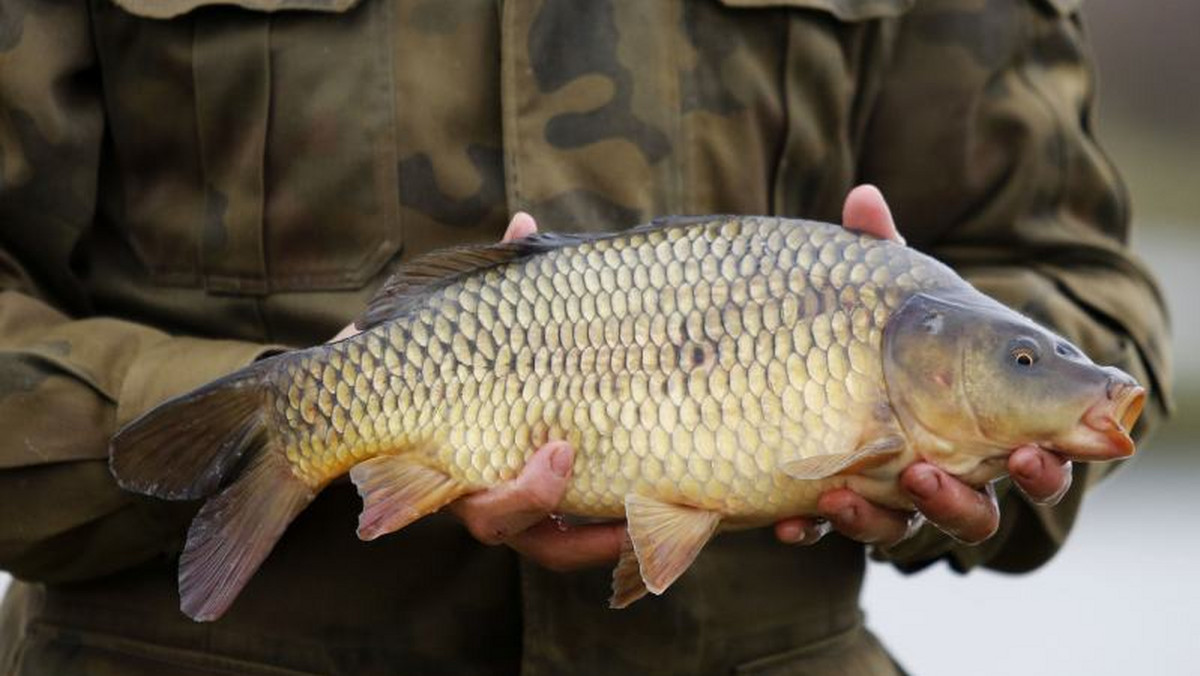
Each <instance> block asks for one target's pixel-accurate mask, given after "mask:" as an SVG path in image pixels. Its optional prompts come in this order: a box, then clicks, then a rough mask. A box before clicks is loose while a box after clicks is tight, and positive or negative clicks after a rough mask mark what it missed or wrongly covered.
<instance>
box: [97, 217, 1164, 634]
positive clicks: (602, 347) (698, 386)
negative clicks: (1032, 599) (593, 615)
mask: <svg viewBox="0 0 1200 676" xmlns="http://www.w3.org/2000/svg"><path fill="white" fill-rule="evenodd" d="M357 325H358V327H359V328H360V329H361V330H362V332H361V333H359V334H357V335H354V336H352V337H349V338H346V339H344V340H341V341H339V342H335V343H330V344H325V345H320V346H317V347H312V348H308V349H304V350H297V351H293V352H287V353H284V354H281V355H278V356H275V357H271V358H268V359H264V360H261V361H258V362H256V363H254V364H251V365H250V366H248V367H246V368H244V369H242V370H240V371H238V372H236V373H233V374H231V375H229V376H226V377H224V378H221V379H219V380H216V381H214V382H212V383H210V384H208V385H206V386H203V387H201V388H199V389H197V390H195V391H193V392H191V393H188V394H184V395H182V396H180V397H177V398H175V399H172V400H170V401H167V402H165V403H163V404H161V405H159V406H158V407H156V408H154V409H153V410H151V411H149V412H148V413H145V414H144V415H142V416H141V417H140V418H138V419H136V420H134V421H133V422H131V423H129V424H128V425H126V426H125V427H123V428H122V429H121V430H120V431H119V432H118V433H117V434H116V435H115V436H114V437H113V439H112V443H111V449H110V453H111V456H110V465H111V469H112V473H113V475H114V476H115V477H116V479H117V481H118V483H119V484H120V485H121V486H122V487H124V488H126V489H129V490H133V491H137V492H140V493H144V494H147V495H151V496H157V497H159V498H164V499H171V500H194V499H201V498H206V499H207V500H206V502H204V504H203V506H202V507H201V508H200V510H199V512H198V514H197V515H196V516H195V518H194V520H193V521H192V524H191V527H190V529H189V532H188V537H187V541H186V545H185V547H184V549H183V552H182V555H181V558H180V575H179V585H180V597H181V608H182V610H183V611H184V612H185V613H186V614H187V615H189V616H190V617H192V618H194V619H196V620H212V619H215V618H217V617H219V616H220V615H221V614H222V613H224V612H225V610H226V609H227V608H228V607H229V605H230V604H231V603H232V602H233V600H234V598H235V597H236V596H237V594H238V592H239V591H240V590H241V589H242V587H243V586H244V585H245V584H246V582H247V580H248V579H249V578H250V576H251V575H253V573H254V571H255V570H256V569H257V568H258V566H259V564H260V563H261V562H262V561H263V559H264V558H265V557H266V556H267V554H268V553H269V552H270V550H271V548H272V547H273V546H274V544H275V542H276V541H277V540H278V539H279V537H280V536H281V535H282V533H283V532H284V530H285V529H286V528H287V526H288V524H289V523H290V522H291V520H292V519H293V518H294V517H295V516H296V515H297V514H298V513H299V512H300V511H302V510H303V509H304V508H305V506H306V505H307V504H308V503H309V502H310V501H312V500H313V498H314V497H315V496H316V495H317V493H318V492H320V491H321V489H322V488H323V487H325V486H326V485H328V484H329V483H330V482H331V481H333V480H334V479H336V478H338V477H340V476H342V475H345V474H347V473H348V474H349V476H350V479H351V480H352V481H353V483H354V484H355V486H356V487H357V489H358V491H359V494H360V495H361V496H362V500H363V508H362V512H361V514H360V516H359V522H358V535H359V537H360V538H362V539H364V540H370V539H373V538H376V537H379V536H381V535H384V534H387V533H391V532H393V531H396V530H399V529H401V528H403V527H404V526H406V525H408V524H409V523H411V522H413V521H414V520H416V519H419V518H421V517H422V516H424V515H427V514H430V513H432V512H434V511H436V510H438V509H439V508H441V507H443V506H445V505H446V504H448V503H450V502H451V501H453V500H455V499H457V498H459V497H460V496H463V495H465V494H468V493H471V492H473V491H480V490H483V489H486V488H488V487H490V486H494V485H496V484H498V483H500V482H504V481H507V480H509V479H512V478H514V477H515V476H517V474H518V473H519V472H520V471H521V469H522V467H523V465H524V464H525V461H526V459H527V458H528V457H529V456H530V455H531V454H532V453H533V451H534V450H536V449H537V448H538V447H539V446H541V445H542V444H545V443H546V442H547V441H549V440H556V439H564V440H567V441H569V442H570V443H571V445H572V446H573V447H574V448H575V449H576V456H575V464H574V471H573V475H572V477H571V481H570V485H569V488H568V490H567V493H566V496H565V498H564V500H563V502H562V504H561V505H560V510H561V511H562V512H564V513H567V514H571V515H577V516H581V517H591V518H601V519H622V518H623V519H625V520H626V521H627V528H628V534H629V541H630V543H631V545H632V546H631V547H627V548H626V550H627V551H626V552H625V553H624V554H623V555H622V558H621V560H620V562H619V563H618V564H617V567H616V569H615V572H614V575H613V589H612V598H611V601H610V603H611V604H612V605H613V606H614V607H624V606H626V605H628V604H629V603H632V602H633V601H635V600H636V599H638V598H640V597H641V596H643V595H645V594H646V593H647V592H651V593H654V594H661V593H663V592H664V591H665V590H666V589H667V588H668V587H669V586H670V585H671V584H672V582H674V581H675V580H676V579H677V578H678V577H679V576H680V575H681V574H683V573H684V571H685V570H686V569H687V568H688V566H689V565H690V564H691V563H692V561H693V560H694V559H695V557H696V556H697V555H698V554H699V552H700V551H701V549H702V548H703V546H704V545H705V543H706V542H707V541H708V540H709V539H710V538H711V537H713V536H714V534H715V533H717V532H718V531H719V530H720V529H722V528H746V527H755V526H760V525H765V524H768V523H771V522H773V521H776V520H779V519H781V518H784V517H789V516H796V515H805V514H812V513H814V512H815V509H816V502H817V498H818V496H819V495H820V494H821V493H822V492H824V491H826V490H830V489H833V488H840V487H848V488H850V489H852V490H854V491H857V492H858V493H860V494H862V495H863V496H864V497H866V498H868V499H870V500H872V501H875V502H877V503H880V504H882V505H886V506H890V507H894V508H898V509H911V508H912V505H911V503H910V502H909V501H908V500H906V498H905V497H904V496H903V494H902V493H901V491H900V490H899V488H898V485H897V481H896V479H897V477H898V475H899V473H900V472H901V471H902V470H903V469H904V468H905V467H907V466H909V465H910V464H912V463H913V462H916V461H917V460H925V461H928V462H931V463H933V464H935V465H937V466H939V467H941V468H942V469H944V470H946V471H948V472H949V473H951V474H953V475H955V476H957V477H959V478H961V479H962V480H964V481H966V482H968V483H970V484H972V485H975V486H982V485H984V484H986V483H987V482H989V481H991V480H993V479H996V478H997V477H999V476H1001V475H1002V474H1003V472H1004V470H1005V459H1006V458H1007V456H1008V454H1009V453H1010V452H1011V450H1012V449H1013V448H1016V447H1017V446H1020V445H1022V444H1027V443H1034V444H1037V445H1039V446H1041V447H1043V448H1046V449H1050V450H1054V451H1057V452H1060V453H1062V454H1064V455H1065V456H1067V457H1070V458H1072V459H1076V460H1111V459H1114V458H1120V457H1126V456H1128V455H1130V454H1132V453H1133V452H1134V443H1133V440H1132V438H1131V436H1130V434H1129V430H1130V429H1131V428H1132V426H1133V424H1134V422H1135V421H1136V420H1137V418H1138V416H1139V414H1140V412H1141V409H1142V406H1143V404H1144V401H1145V398H1146V391H1145V389H1144V388H1143V387H1141V386H1140V385H1138V384H1137V383H1136V382H1135V381H1134V379H1133V378H1131V377H1130V376H1128V375H1126V374H1125V373H1123V372H1122V371H1120V370H1118V369H1116V368H1114V367H1111V366H1098V365H1096V364H1094V363H1093V362H1092V361H1091V360H1090V359H1088V357H1086V356H1085V355H1084V354H1083V353H1082V352H1081V351H1080V350H1079V349H1078V348H1076V347H1074V346H1073V345H1072V344H1071V343H1069V342H1068V341H1067V340H1065V339H1063V338H1061V337H1059V336H1057V335H1055V334H1054V333H1052V332H1050V331H1048V330H1047V329H1045V328H1042V327H1040V326H1038V325H1037V324H1035V323H1034V322H1033V321H1031V320H1029V319H1027V318H1025V317H1024V316H1022V315H1020V314H1018V313H1017V312H1015V311H1013V310H1011V309H1009V308H1007V307H1005V306H1004V305H1002V304H1000V303H999V302H997V301H995V300H993V299H991V298H989V297H987V296H985V295H984V294H982V293H980V292H979V291H977V290H976V289H975V288H973V287H972V286H971V285H970V284H968V283H967V282H966V281H964V280H963V279H962V278H961V277H959V276H958V275H957V274H955V273H954V272H953V271H952V270H951V269H950V268H948V267H946V266H945V265H943V264H942V263H940V262H938V261H936V260H934V259H933V258H931V257H929V256H926V255H924V254H922V253H920V252H918V251H915V250H913V249H910V248H907V247H905V246H903V245H900V244H897V243H895V242H891V241H885V240H879V239H875V238H873V237H871V236H868V235H862V234H857V233H854V232H851V231H849V230H846V229H843V228H842V227H840V226H836V225H829V224H823V223H816V222H809V221H798V220H787V219H781V218H767V217H736V216H726V217H715V216H714V217H689V218H672V219H665V220H660V221H655V222H654V223H652V224H650V225H647V226H641V227H638V228H634V229H632V230H627V231H623V232H617V233H607V234H588V235H578V234H536V235H533V236H531V237H528V238H525V239H521V240H516V241H511V242H504V243H499V244H491V245H481V246H465V247H459V248H454V249H449V250H446V251H442V252H436V253H433V254H430V255H427V256H425V257H422V258H419V259H417V260H415V261H412V262H410V263H407V264H405V265H404V266H403V267H402V268H400V269H399V271H398V272H397V274H396V275H394V276H393V277H392V278H391V279H390V280H389V281H388V282H387V283H386V284H385V285H384V287H383V288H382V289H381V290H380V292H379V293H378V295H377V296H376V297H375V298H374V300H372V301H371V303H370V304H369V306H368V308H367V310H366V313H365V314H364V316H363V317H362V319H360V320H359V322H358V323H357Z"/></svg>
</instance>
